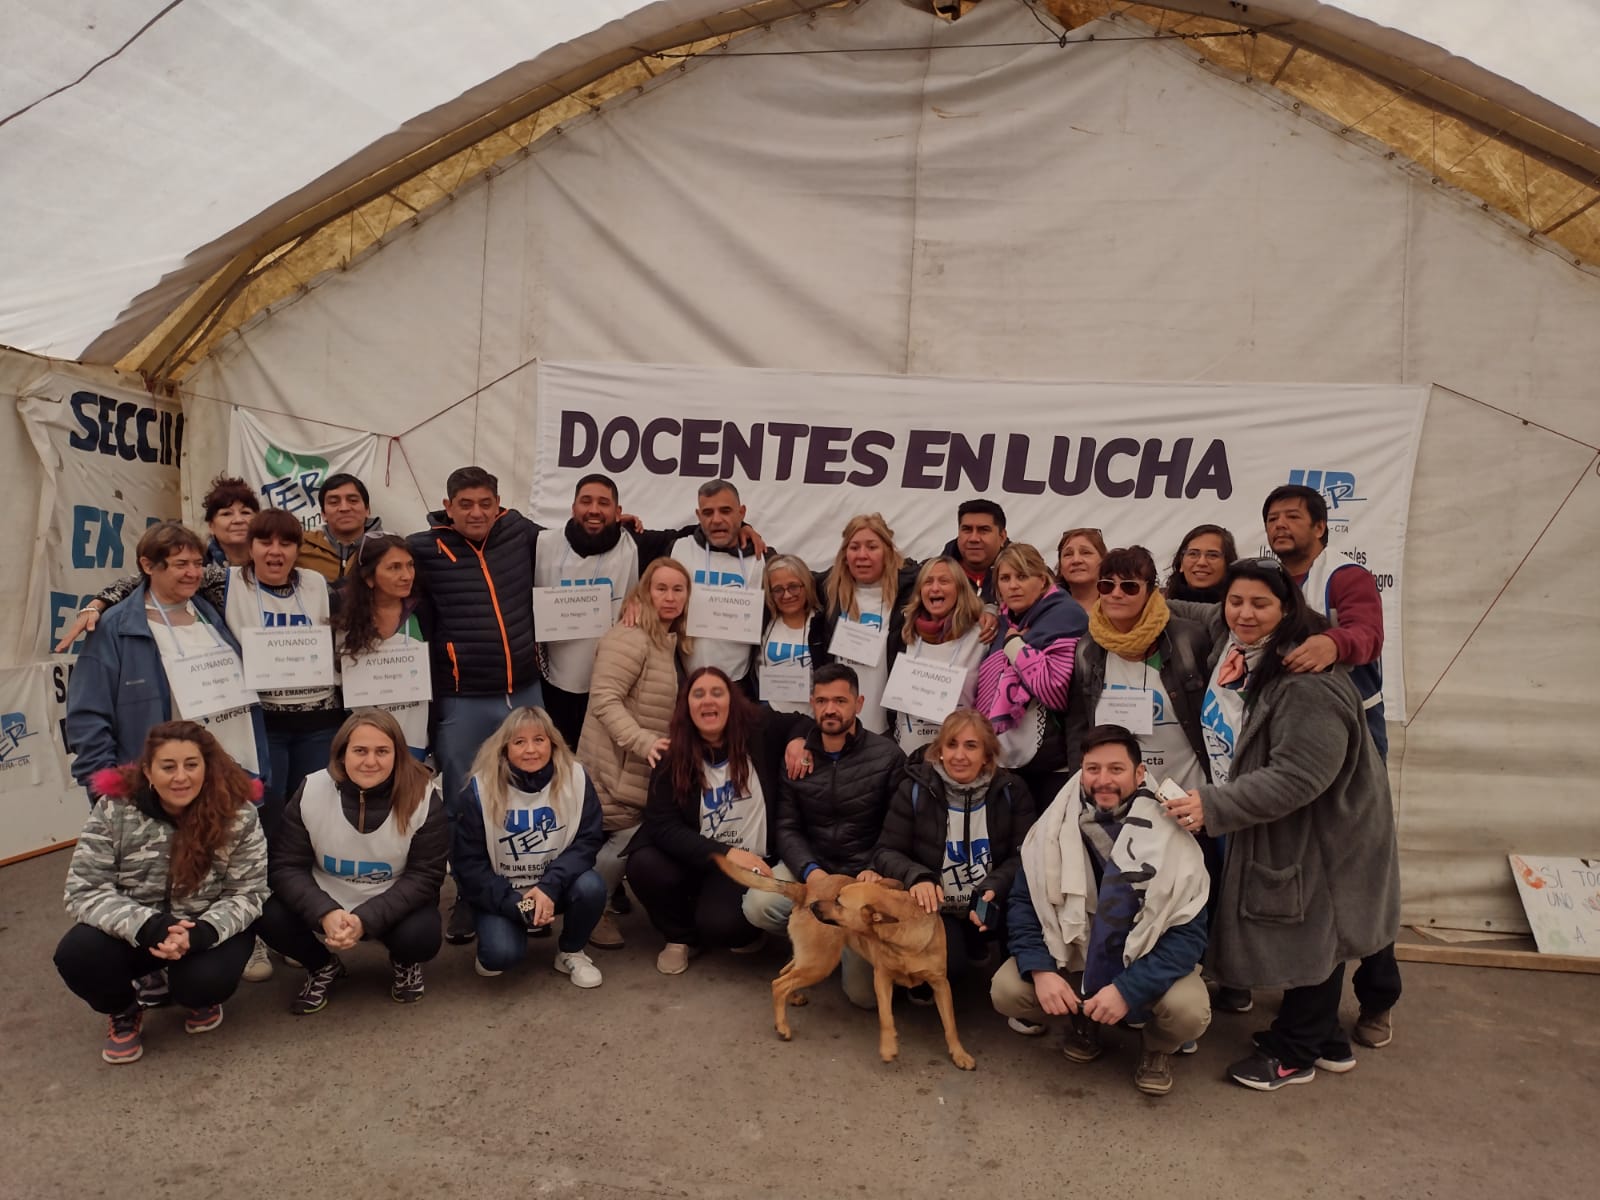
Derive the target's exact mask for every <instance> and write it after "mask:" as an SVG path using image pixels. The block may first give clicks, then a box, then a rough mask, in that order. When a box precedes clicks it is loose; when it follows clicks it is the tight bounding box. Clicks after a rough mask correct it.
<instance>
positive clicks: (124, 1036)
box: [100, 1004, 144, 1063]
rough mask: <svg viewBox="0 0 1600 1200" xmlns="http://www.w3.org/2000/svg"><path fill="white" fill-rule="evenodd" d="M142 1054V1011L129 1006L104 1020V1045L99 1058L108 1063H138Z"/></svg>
mask: <svg viewBox="0 0 1600 1200" xmlns="http://www.w3.org/2000/svg"><path fill="white" fill-rule="evenodd" d="M143 1053H144V1009H143V1008H142V1007H140V1006H139V1005H138V1004H130V1005H128V1007H127V1009H126V1010H124V1011H123V1012H119V1013H112V1014H111V1015H110V1016H109V1017H107V1018H106V1044H105V1045H104V1046H102V1047H101V1048H100V1057H101V1058H103V1059H105V1060H106V1061H107V1062H108V1063H131V1062H138V1061H139V1057H140V1055H142V1054H143Z"/></svg>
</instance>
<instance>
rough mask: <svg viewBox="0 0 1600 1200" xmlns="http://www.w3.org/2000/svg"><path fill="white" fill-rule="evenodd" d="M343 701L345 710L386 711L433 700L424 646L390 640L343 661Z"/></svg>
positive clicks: (430, 675)
mask: <svg viewBox="0 0 1600 1200" xmlns="http://www.w3.org/2000/svg"><path fill="white" fill-rule="evenodd" d="M343 665H344V671H343V673H342V675H341V679H342V680H343V682H344V702H345V706H346V707H348V708H369V707H370V708H388V707H389V706H390V705H393V704H408V703H412V702H414V701H419V700H420V701H424V702H425V701H428V700H432V699H433V676H432V674H431V673H430V671H429V668H428V643H427V642H419V641H417V640H416V639H415V638H409V637H400V638H391V639H389V641H387V642H385V643H384V644H383V645H381V646H379V647H378V648H377V649H376V650H373V651H371V652H370V653H367V654H363V655H362V656H361V657H360V658H351V657H349V656H348V655H346V656H345V659H344V664H343Z"/></svg>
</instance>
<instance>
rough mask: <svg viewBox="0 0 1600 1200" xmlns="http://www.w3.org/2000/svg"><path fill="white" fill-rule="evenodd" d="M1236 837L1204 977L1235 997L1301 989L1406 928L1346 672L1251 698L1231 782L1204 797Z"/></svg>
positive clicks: (1383, 785) (1298, 679)
mask: <svg viewBox="0 0 1600 1200" xmlns="http://www.w3.org/2000/svg"><path fill="white" fill-rule="evenodd" d="M1199 792H1200V797H1201V800H1202V802H1203V804H1204V812H1205V827H1206V831H1207V832H1208V833H1211V834H1225V835H1227V838H1228V849H1227V858H1226V861H1225V862H1224V864H1223V868H1222V885H1221V900H1220V903H1219V906H1218V909H1217V914H1216V917H1215V918H1214V924H1213V925H1212V933H1211V947H1210V952H1209V953H1210V965H1211V969H1212V971H1213V972H1214V973H1215V974H1216V976H1217V979H1218V981H1219V982H1221V983H1225V984H1228V985H1230V986H1235V987H1256V988H1279V987H1284V988H1288V987H1306V986H1309V985H1312V984H1317V983H1321V982H1322V981H1323V980H1325V979H1327V977H1328V976H1329V975H1330V974H1332V973H1333V969H1334V967H1335V966H1337V965H1338V964H1339V963H1341V962H1344V961H1346V960H1348V959H1352V958H1362V957H1365V956H1366V955H1368V954H1371V953H1373V952H1374V951H1377V950H1381V949H1382V948H1383V947H1385V946H1387V945H1389V944H1390V943H1391V942H1393V941H1394V939H1395V934H1396V933H1397V932H1398V929H1399V924H1400V867H1399V853H1398V850H1397V848H1396V844H1395V825H1394V811H1393V808H1392V807H1391V803H1390V799H1389V776H1388V772H1387V771H1386V769H1385V768H1384V764H1383V759H1382V758H1380V757H1379V755H1378V751H1377V747H1375V746H1374V745H1373V743H1372V735H1371V734H1370V733H1368V732H1367V723H1366V714H1365V713H1364V712H1363V711H1362V708H1361V697H1360V696H1359V695H1358V694H1357V692H1356V689H1355V685H1354V684H1352V683H1351V682H1350V677H1349V675H1348V673H1347V672H1345V671H1342V670H1336V671H1334V672H1332V673H1329V674H1322V675H1282V676H1280V677H1279V678H1278V679H1276V680H1274V681H1273V682H1272V683H1271V684H1270V685H1268V687H1267V688H1266V690H1265V691H1264V692H1262V693H1261V694H1260V695H1259V696H1256V697H1254V698H1253V699H1252V701H1251V703H1250V705H1249V708H1248V710H1247V712H1246V714H1245V720H1244V728H1243V729H1241V730H1240V732H1239V740H1238V744H1237V747H1236V749H1235V751H1234V757H1233V770H1232V772H1231V778H1230V780H1229V782H1227V783H1225V784H1206V785H1205V786H1203V787H1201V788H1200V789H1199Z"/></svg>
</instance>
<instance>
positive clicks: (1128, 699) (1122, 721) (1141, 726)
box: [1094, 688, 1156, 737]
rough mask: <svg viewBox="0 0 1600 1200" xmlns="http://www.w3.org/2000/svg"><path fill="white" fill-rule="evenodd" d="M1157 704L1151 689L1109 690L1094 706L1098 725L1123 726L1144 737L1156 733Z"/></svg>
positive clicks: (1130, 731)
mask: <svg viewBox="0 0 1600 1200" xmlns="http://www.w3.org/2000/svg"><path fill="white" fill-rule="evenodd" d="M1155 721H1156V702H1155V698H1154V697H1153V696H1152V695H1151V694H1150V689H1149V688H1107V689H1106V690H1105V691H1103V692H1101V693H1100V703H1098V704H1096V705H1095V706H1094V723H1095V724H1096V725H1121V726H1122V727H1123V728H1124V729H1126V730H1127V731H1128V732H1129V733H1132V734H1138V735H1139V736H1141V737H1143V736H1144V735H1146V734H1151V733H1154V732H1155V731H1156V725H1155Z"/></svg>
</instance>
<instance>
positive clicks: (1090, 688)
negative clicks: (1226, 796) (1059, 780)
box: [1066, 617, 1212, 779]
mask: <svg viewBox="0 0 1600 1200" xmlns="http://www.w3.org/2000/svg"><path fill="white" fill-rule="evenodd" d="M1211 645H1212V637H1211V634H1210V632H1209V631H1208V630H1207V629H1206V628H1205V627H1204V626H1202V625H1200V624H1199V623H1197V622H1195V621H1185V620H1183V619H1182V618H1181V617H1173V618H1172V619H1171V620H1170V621H1168V622H1167V627H1166V628H1165V629H1163V630H1162V631H1161V636H1160V638H1158V639H1157V640H1156V649H1157V650H1158V651H1159V652H1160V654H1161V686H1162V687H1163V688H1164V689H1165V690H1166V693H1167V696H1168V698H1169V699H1170V700H1171V702H1172V716H1173V719H1174V720H1176V721H1177V722H1178V724H1179V725H1181V726H1183V732H1184V736H1185V737H1187V738H1188V739H1189V745H1190V746H1191V747H1192V748H1193V750H1194V752H1195V756H1196V757H1197V758H1199V760H1200V769H1201V770H1203V771H1204V772H1205V773H1206V778H1207V779H1210V777H1211V759H1210V756H1209V755H1207V754H1206V744H1205V738H1204V736H1203V735H1202V733H1201V731H1200V709H1201V706H1202V705H1204V703H1205V699H1206V685H1207V684H1208V683H1209V682H1210V681H1211V669H1210V668H1209V667H1208V666H1207V665H1206V660H1207V658H1208V657H1209V655H1210V654H1211ZM1105 687H1106V648H1105V647H1104V646H1102V645H1100V644H1099V643H1098V642H1096V641H1095V640H1094V638H1093V637H1091V636H1090V635H1088V634H1085V635H1084V636H1083V637H1081V638H1079V639H1078V648H1077V658H1076V660H1075V661H1074V663H1073V665H1072V683H1071V684H1070V685H1069V690H1068V693H1067V695H1068V699H1067V716H1066V738H1067V769H1068V770H1069V771H1076V770H1077V769H1078V765H1079V763H1080V762H1081V761H1082V759H1083V750H1082V749H1081V747H1082V745H1083V735H1084V734H1085V733H1087V732H1088V731H1089V729H1090V727H1091V726H1093V725H1094V710H1095V706H1096V705H1098V704H1099V703H1100V695H1101V693H1102V692H1104V691H1105Z"/></svg>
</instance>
